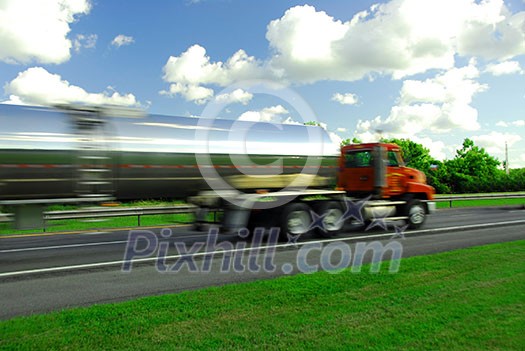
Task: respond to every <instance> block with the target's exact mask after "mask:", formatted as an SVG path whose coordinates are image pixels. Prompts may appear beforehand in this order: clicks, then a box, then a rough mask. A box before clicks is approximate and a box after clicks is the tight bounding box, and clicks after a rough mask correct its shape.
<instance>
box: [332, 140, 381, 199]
mask: <svg viewBox="0 0 525 351" xmlns="http://www.w3.org/2000/svg"><path fill="white" fill-rule="evenodd" d="M343 156H344V160H343V162H344V164H343V165H342V166H343V167H341V174H340V183H341V185H343V188H344V189H345V190H346V191H347V192H348V193H349V194H350V195H356V196H357V195H361V194H370V193H371V192H372V191H373V190H374V168H373V153H372V150H370V149H368V150H366V149H358V150H346V151H345V154H344V155H343Z"/></svg>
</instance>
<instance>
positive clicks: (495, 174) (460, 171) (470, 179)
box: [445, 138, 503, 193]
mask: <svg viewBox="0 0 525 351" xmlns="http://www.w3.org/2000/svg"><path fill="white" fill-rule="evenodd" d="M445 164H446V167H447V168H448V170H449V178H448V183H449V185H450V187H451V189H452V190H453V191H454V192H459V193H465V192H483V191H493V190H495V189H494V188H495V179H496V178H499V176H500V173H502V172H503V171H502V170H500V169H498V166H499V165H500V162H499V161H498V159H496V158H495V157H492V156H490V155H489V154H488V153H487V152H486V151H485V149H483V148H480V147H478V146H476V145H475V144H474V142H473V141H472V140H471V139H468V138H467V139H465V140H464V141H463V147H462V148H461V149H460V150H457V151H456V156H455V157H454V158H453V159H452V160H447V161H446V162H445Z"/></svg>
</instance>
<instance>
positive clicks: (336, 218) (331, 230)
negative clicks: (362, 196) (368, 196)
mask: <svg viewBox="0 0 525 351" xmlns="http://www.w3.org/2000/svg"><path fill="white" fill-rule="evenodd" d="M315 212H316V213H317V214H318V215H319V216H320V217H324V218H323V228H319V227H317V228H315V232H316V234H317V235H319V236H322V237H324V238H332V237H334V236H335V235H337V234H339V232H341V230H342V229H343V227H344V221H343V220H342V218H343V210H342V208H341V205H340V204H339V203H338V202H336V201H323V202H321V203H319V204H318V205H317V206H316V207H315Z"/></svg>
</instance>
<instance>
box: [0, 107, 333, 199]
mask: <svg viewBox="0 0 525 351" xmlns="http://www.w3.org/2000/svg"><path fill="white" fill-rule="evenodd" d="M337 155H338V148H337V146H335V145H334V144H333V143H332V142H331V140H330V138H329V137H328V135H327V133H326V132H325V131H324V130H323V129H322V128H319V127H315V126H304V125H292V124H274V123H265V122H257V123H254V122H247V121H238V120H229V119H213V120H212V119H203V118H196V117H177V116H161V115H146V114H144V113H141V112H137V111H132V110H125V109H116V108H107V107H104V108H100V107H96V108H85V107H83V108H72V107H61V108H45V107H34V106H16V105H0V200H23V199H53V198H75V197H89V196H94V197H95V196H100V195H109V196H114V197H116V198H117V199H123V200H124V199H158V198H170V199H175V198H180V199H184V198H186V197H188V196H191V195H195V194H197V193H198V192H199V191H201V190H208V189H210V188H212V189H213V190H220V189H216V187H219V188H221V187H223V188H228V187H234V188H243V189H245V191H249V190H250V188H253V189H256V188H257V187H258V185H257V184H256V182H255V183H251V182H249V181H248V182H246V181H244V182H239V181H238V180H239V176H241V177H244V176H248V177H256V178H257V177H259V178H260V177H263V178H264V179H265V183H264V184H265V185H266V186H268V184H270V185H269V186H270V187H271V184H272V182H268V181H267V180H268V179H269V178H271V177H274V176H281V175H293V174H299V173H300V174H309V175H310V176H314V177H323V178H326V179H329V181H328V183H330V182H332V183H334V184H335V181H334V179H335V171H336V159H337ZM217 179H220V180H224V181H220V182H214V180H217ZM229 179H235V182H230V181H229ZM238 184H242V185H238ZM279 186H282V184H280V185H279Z"/></svg>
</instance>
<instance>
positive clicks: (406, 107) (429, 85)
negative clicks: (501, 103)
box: [357, 60, 487, 136]
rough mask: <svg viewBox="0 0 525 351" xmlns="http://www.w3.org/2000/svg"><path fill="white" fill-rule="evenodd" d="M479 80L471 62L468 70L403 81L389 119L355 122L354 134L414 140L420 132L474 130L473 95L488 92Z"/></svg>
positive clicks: (477, 126) (475, 114)
mask: <svg viewBox="0 0 525 351" xmlns="http://www.w3.org/2000/svg"><path fill="white" fill-rule="evenodd" d="M478 76H479V71H478V69H477V68H476V66H475V61H474V60H471V62H470V63H469V65H468V66H465V67H461V68H453V69H451V70H449V71H448V72H445V73H443V74H438V75H436V76H435V77H434V78H429V79H426V80H424V81H416V80H406V81H404V82H403V86H402V88H401V92H400V98H399V100H398V104H397V105H396V106H393V107H392V109H391V110H390V115H389V116H388V117H387V118H384V119H383V118H382V117H380V116H378V117H376V118H374V119H373V120H371V121H362V120H360V121H358V123H357V132H358V133H359V134H363V133H366V132H374V131H378V130H380V131H381V132H383V133H389V134H391V135H394V136H396V135H402V136H413V135H415V134H417V133H420V132H422V131H430V132H435V133H441V132H448V131H450V130H452V129H463V130H477V129H479V123H478V120H477V119H478V112H477V110H476V109H475V108H473V107H472V106H471V105H470V104H471V102H472V98H473V96H474V95H476V94H477V93H480V92H483V91H485V90H486V89H487V86H486V85H483V84H480V83H478V82H477V81H476V80H475V78H477V77H478Z"/></svg>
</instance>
